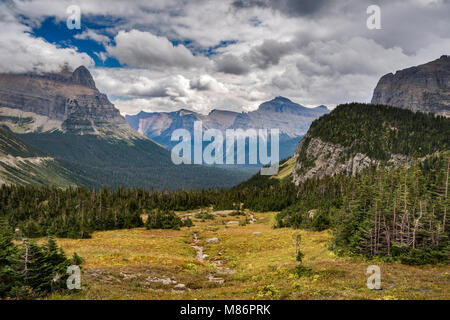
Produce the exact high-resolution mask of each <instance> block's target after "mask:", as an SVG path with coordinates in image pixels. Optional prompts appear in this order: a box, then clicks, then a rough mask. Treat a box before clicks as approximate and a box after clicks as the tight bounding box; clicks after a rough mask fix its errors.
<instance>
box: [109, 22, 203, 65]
mask: <svg viewBox="0 0 450 320" xmlns="http://www.w3.org/2000/svg"><path fill="white" fill-rule="evenodd" d="M114 40H115V42H116V45H115V46H108V47H107V51H108V53H109V54H110V55H111V56H113V57H116V58H117V59H118V60H119V61H120V62H121V63H122V64H127V65H128V66H130V67H146V68H149V69H152V68H164V67H181V68H190V67H194V66H199V65H200V64H201V62H202V59H199V58H196V57H194V56H193V55H192V53H191V51H189V50H188V49H187V48H186V47H185V46H183V45H181V44H179V45H176V46H174V45H173V44H172V43H171V42H170V41H169V40H168V39H167V38H165V37H158V36H155V35H154V34H152V33H150V32H142V31H139V30H131V31H129V32H127V31H119V33H118V34H117V35H116V37H115V38H114Z"/></svg>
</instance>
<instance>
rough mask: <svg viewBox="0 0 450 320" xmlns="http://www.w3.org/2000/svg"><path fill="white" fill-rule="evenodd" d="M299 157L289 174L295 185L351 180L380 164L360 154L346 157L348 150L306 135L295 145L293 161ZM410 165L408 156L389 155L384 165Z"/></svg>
mask: <svg viewBox="0 0 450 320" xmlns="http://www.w3.org/2000/svg"><path fill="white" fill-rule="evenodd" d="M305 142H306V143H305ZM301 153H302V154H303V158H302V161H297V162H296V164H295V166H294V169H293V171H292V179H293V182H294V183H295V184H296V185H298V184H299V183H301V182H303V181H305V180H307V179H311V178H318V179H320V178H323V177H325V176H333V175H336V174H344V175H346V176H354V175H355V174H357V173H359V172H361V171H362V170H363V169H365V168H367V167H369V166H370V165H379V164H380V163H381V161H380V160H376V159H371V158H370V157H368V156H367V155H365V154H362V153H356V154H355V155H352V156H350V157H348V156H347V155H348V154H349V150H348V148H345V147H343V146H340V145H338V144H333V143H330V142H326V141H323V140H322V139H320V138H318V137H309V136H308V135H307V136H306V137H305V138H304V139H303V140H302V141H301V142H300V143H299V145H298V148H297V150H296V152H295V154H294V158H296V159H298V158H299V156H300V154H301ZM410 161H411V158H410V157H408V156H405V155H401V154H391V157H390V159H389V160H388V161H386V164H387V165H388V166H392V167H396V168H398V167H400V166H401V165H402V164H405V163H408V162H410Z"/></svg>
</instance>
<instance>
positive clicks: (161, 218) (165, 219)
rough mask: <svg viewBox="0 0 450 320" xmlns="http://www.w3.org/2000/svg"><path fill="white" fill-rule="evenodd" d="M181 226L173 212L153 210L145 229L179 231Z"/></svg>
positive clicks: (178, 218) (179, 220)
mask: <svg viewBox="0 0 450 320" xmlns="http://www.w3.org/2000/svg"><path fill="white" fill-rule="evenodd" d="M182 225H183V222H182V221H181V219H180V217H178V216H177V215H176V214H175V213H174V212H173V211H168V210H166V211H161V210H159V209H155V210H153V211H152V212H151V213H150V214H149V215H148V218H147V221H146V222H145V227H146V228H147V229H174V230H180V227H181V226H182Z"/></svg>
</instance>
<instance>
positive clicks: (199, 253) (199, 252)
mask: <svg viewBox="0 0 450 320" xmlns="http://www.w3.org/2000/svg"><path fill="white" fill-rule="evenodd" d="M198 242H199V240H198V237H197V233H194V239H193V240H192V244H191V247H192V248H194V249H195V259H197V261H199V262H202V263H204V262H205V258H207V257H208V255H207V254H204V253H203V247H202V246H199V245H198ZM210 263H211V264H213V265H214V266H216V270H217V271H216V273H217V274H220V275H227V274H233V273H234V271H233V270H231V269H229V268H223V267H222V261H220V260H215V261H210ZM208 281H209V282H214V283H218V284H223V283H224V282H225V279H224V278H221V277H217V276H216V275H214V274H209V275H208Z"/></svg>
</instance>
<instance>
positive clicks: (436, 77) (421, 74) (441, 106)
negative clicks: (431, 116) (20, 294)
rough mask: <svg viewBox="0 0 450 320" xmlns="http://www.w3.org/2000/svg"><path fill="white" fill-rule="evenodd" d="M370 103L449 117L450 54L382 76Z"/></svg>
mask: <svg viewBox="0 0 450 320" xmlns="http://www.w3.org/2000/svg"><path fill="white" fill-rule="evenodd" d="M372 104H384V105H391V106H395V107H399V108H404V109H409V110H412V111H422V112H432V113H436V114H439V115H444V116H447V117H450V56H446V55H444V56H442V57H441V58H439V59H437V60H434V61H431V62H428V63H426V64H422V65H420V66H416V67H411V68H407V69H403V70H400V71H397V72H396V73H395V74H393V73H388V74H386V75H384V76H383V77H382V78H381V79H380V81H379V82H378V84H377V86H376V88H375V90H374V92H373V97H372Z"/></svg>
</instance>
